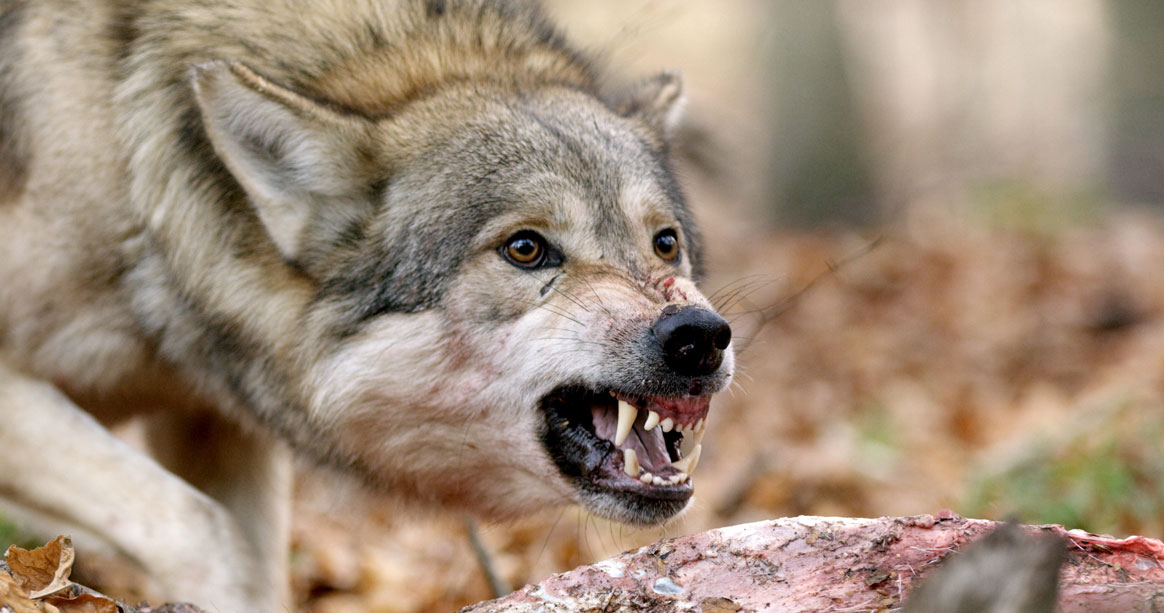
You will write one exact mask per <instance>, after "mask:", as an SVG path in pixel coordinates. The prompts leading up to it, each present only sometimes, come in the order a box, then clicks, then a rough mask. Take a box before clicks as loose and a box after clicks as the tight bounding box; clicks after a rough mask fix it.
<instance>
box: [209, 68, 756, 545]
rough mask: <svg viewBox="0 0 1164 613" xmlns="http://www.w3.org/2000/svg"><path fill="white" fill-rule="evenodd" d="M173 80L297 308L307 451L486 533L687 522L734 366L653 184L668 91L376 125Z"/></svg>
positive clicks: (261, 92)
mask: <svg viewBox="0 0 1164 613" xmlns="http://www.w3.org/2000/svg"><path fill="white" fill-rule="evenodd" d="M192 80H193V83H194V89H195V93H196V97H197V101H198V105H199V107H200V110H201V114H202V123H203V125H204V126H205V129H206V131H207V133H208V135H209V137H210V141H211V143H212V144H213V147H214V150H215V152H216V154H217V156H218V157H219V158H220V159H221V161H222V162H223V164H224V165H225V166H226V167H227V169H228V170H229V171H230V173H231V174H232V175H233V176H234V177H235V179H236V180H237V182H238V184H239V185H241V187H242V188H243V190H245V193H246V196H247V198H248V200H249V201H250V203H251V205H252V206H253V207H254V210H255V212H256V213H257V217H258V219H259V220H261V223H262V225H263V227H264V228H265V229H266V233H267V235H268V236H269V238H270V241H271V243H272V244H273V246H274V248H275V249H277V251H278V254H279V255H280V256H281V257H282V258H283V260H284V261H285V262H286V263H287V265H288V266H291V267H293V268H295V269H296V270H298V271H299V272H300V273H301V274H302V276H304V277H305V278H307V279H308V280H309V281H310V284H311V287H313V288H314V289H313V298H312V299H311V300H310V302H309V304H306V305H305V306H304V312H303V314H302V317H301V321H302V329H301V330H296V331H289V332H288V333H289V334H295V335H296V339H297V341H296V343H295V345H296V354H295V356H294V357H293V358H292V359H293V361H295V362H296V368H297V369H298V371H297V372H298V373H299V376H297V377H295V378H293V380H294V381H296V382H297V383H296V384H295V386H294V387H296V389H295V390H293V391H292V392H290V395H291V396H292V397H293V398H295V399H296V400H294V401H292V402H293V403H294V402H296V401H297V402H298V403H299V404H300V405H301V406H303V407H304V411H305V412H306V413H307V421H308V422H309V423H311V424H312V434H311V437H312V444H314V445H318V446H320V447H323V448H326V449H327V450H328V454H329V455H330V456H331V457H332V458H333V459H338V460H339V461H340V462H342V463H343V464H345V465H348V466H351V467H353V468H355V469H356V470H358V471H359V472H361V473H362V474H363V475H365V476H366V477H368V478H369V479H371V480H372V481H374V482H376V483H378V484H381V485H383V486H386V487H388V488H389V489H390V490H391V491H393V492H397V493H404V494H407V495H408V496H410V497H411V498H413V499H418V500H425V501H431V502H436V503H440V504H443V505H452V506H459V507H461V508H465V509H468V510H472V511H475V512H477V513H480V514H483V515H486V516H489V517H496V518H503V517H512V516H515V515H518V514H522V513H527V512H529V511H530V510H532V509H534V508H537V507H540V506H546V505H553V504H561V503H564V502H571V501H573V502H580V503H582V504H584V505H585V506H587V507H588V508H590V509H591V510H593V511H594V512H596V513H598V514H600V515H603V516H606V517H609V518H612V519H616V520H620V521H625V522H631V523H656V522H659V521H662V520H664V519H666V518H668V517H671V516H673V515H675V514H676V513H678V512H680V511H681V510H682V509H683V508H684V507H685V506H686V504H687V503H688V501H689V499H690V498H691V495H692V491H693V489H692V481H691V478H690V474H691V472H692V471H693V470H694V468H695V462H696V461H697V460H698V455H699V453H700V450H701V446H700V442H699V439H700V438H701V437H702V433H703V429H704V428H705V427H706V420H707V413H708V404H709V401H710V398H711V395H712V394H714V393H715V392H718V391H720V390H722V389H723V388H724V387H725V386H726V385H727V384H728V382H729V379H730V377H731V373H732V367H733V357H732V350H731V348H730V346H729V343H730V341H731V331H730V329H729V327H728V324H727V322H725V321H724V320H723V319H722V318H721V317H720V316H719V315H717V314H716V313H715V312H714V310H713V309H712V307H711V306H710V304H709V303H708V301H707V299H706V298H704V296H703V295H702V294H700V293H699V291H698V290H697V289H696V287H695V284H694V281H693V279H694V277H695V276H696V274H697V272H698V270H699V259H698V258H699V242H698V239H699V236H698V234H697V231H696V228H695V226H694V225H693V221H692V219H691V215H690V213H689V211H688V209H687V207H686V205H685V203H684V201H683V197H682V194H681V191H680V188H679V186H678V184H677V182H676V179H675V176H674V173H673V172H672V170H671V168H670V166H669V163H668V159H667V149H668V140H669V137H670V132H671V130H672V128H673V126H674V124H675V122H676V120H677V116H678V111H679V108H680V106H681V101H682V96H681V86H680V82H679V79H678V78H677V77H676V76H674V75H670V74H663V75H660V76H658V77H656V78H653V79H650V80H647V81H645V82H643V83H641V84H640V85H638V86H637V87H635V88H633V89H632V90H631V91H629V92H627V93H625V94H624V95H622V96H621V97H619V98H617V99H614V100H601V99H599V98H598V97H596V96H595V95H592V94H590V93H588V92H586V91H583V90H580V89H577V88H574V87H570V86H568V85H565V84H563V85H560V86H555V85H552V84H550V85H543V86H539V87H531V88H522V87H513V86H501V85H496V84H491V83H488V82H484V81H473V82H466V83H451V84H449V85H447V86H446V87H443V88H442V89H441V90H440V91H438V92H431V93H430V94H428V95H423V96H419V97H417V98H416V99H415V100H413V101H411V102H410V103H409V104H407V105H404V106H402V107H401V108H396V109H393V111H392V112H391V113H390V114H386V115H384V116H369V115H367V114H363V113H354V112H349V111H347V110H345V109H344V108H343V107H341V106H339V105H335V104H332V103H329V102H325V101H319V100H316V99H314V98H309V97H308V96H305V95H302V94H300V93H297V92H296V91H293V90H292V89H289V88H285V87H283V86H281V85H279V84H276V83H273V82H271V81H269V80H267V79H266V78H264V77H263V76H261V75H259V74H257V73H256V72H255V71H252V70H251V69H249V68H248V67H246V66H244V65H242V64H239V63H230V62H215V63H208V64H202V65H199V66H198V67H197V68H195V70H194V72H193V76H192Z"/></svg>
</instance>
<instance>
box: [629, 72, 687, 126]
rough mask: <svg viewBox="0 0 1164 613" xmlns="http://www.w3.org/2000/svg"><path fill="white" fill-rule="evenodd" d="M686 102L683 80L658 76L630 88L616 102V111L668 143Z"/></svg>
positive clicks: (671, 75) (676, 75) (670, 75)
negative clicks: (645, 126)
mask: <svg viewBox="0 0 1164 613" xmlns="http://www.w3.org/2000/svg"><path fill="white" fill-rule="evenodd" d="M685 102H686V96H684V95H683V78H682V77H680V76H679V73H676V72H661V73H659V74H657V75H655V76H653V77H651V78H649V79H646V80H644V81H640V82H639V83H637V84H636V85H634V86H632V87H631V88H630V90H629V91H627V92H625V93H624V94H623V95H622V97H621V98H619V99H618V101H617V103H616V106H615V110H617V111H618V112H619V114H621V115H623V116H624V117H629V118H632V119H638V120H640V121H642V122H643V123H645V124H647V125H648V126H649V127H650V128H651V129H652V130H654V131H655V132H656V133H657V134H659V136H661V137H662V138H663V139H664V140H670V139H671V137H672V136H674V134H675V130H676V129H677V128H678V127H679V121H680V119H681V118H682V115H683V105H684V103H685Z"/></svg>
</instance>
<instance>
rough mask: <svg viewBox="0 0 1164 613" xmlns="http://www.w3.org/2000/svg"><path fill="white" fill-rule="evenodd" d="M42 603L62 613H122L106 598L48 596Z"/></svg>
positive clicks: (85, 595) (91, 595) (86, 595)
mask: <svg viewBox="0 0 1164 613" xmlns="http://www.w3.org/2000/svg"><path fill="white" fill-rule="evenodd" d="M42 602H46V603H48V604H51V605H53V606H55V607H56V608H57V609H58V610H60V612H61V613H120V612H121V609H120V608H119V607H118V606H117V603H116V602H114V601H112V600H110V599H108V598H105V597H104V596H94V595H93V594H81V595H80V596H77V597H76V598H59V597H56V596H48V597H46V598H45V599H44V600H43V601H42Z"/></svg>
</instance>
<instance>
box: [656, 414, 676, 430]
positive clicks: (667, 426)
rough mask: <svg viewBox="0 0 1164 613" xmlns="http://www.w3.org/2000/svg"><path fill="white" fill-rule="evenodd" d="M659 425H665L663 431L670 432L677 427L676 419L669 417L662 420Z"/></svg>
mask: <svg viewBox="0 0 1164 613" xmlns="http://www.w3.org/2000/svg"><path fill="white" fill-rule="evenodd" d="M659 425H660V426H662V427H663V432H670V431H671V430H673V429H674V428H675V420H673V419H671V418H670V417H668V418H667V419H664V420H663V421H662V422H660V423H659Z"/></svg>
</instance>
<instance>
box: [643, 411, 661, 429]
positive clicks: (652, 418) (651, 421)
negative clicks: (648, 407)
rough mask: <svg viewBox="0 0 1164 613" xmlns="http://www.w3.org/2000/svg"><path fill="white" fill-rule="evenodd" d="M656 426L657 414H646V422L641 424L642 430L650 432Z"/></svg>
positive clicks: (651, 412) (657, 422) (652, 412)
mask: <svg viewBox="0 0 1164 613" xmlns="http://www.w3.org/2000/svg"><path fill="white" fill-rule="evenodd" d="M657 425H659V414H658V413H656V412H654V411H650V412H649V413H647V421H646V422H645V423H643V430H645V431H647V432H650V431H651V430H652V429H654V427H655V426H657Z"/></svg>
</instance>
